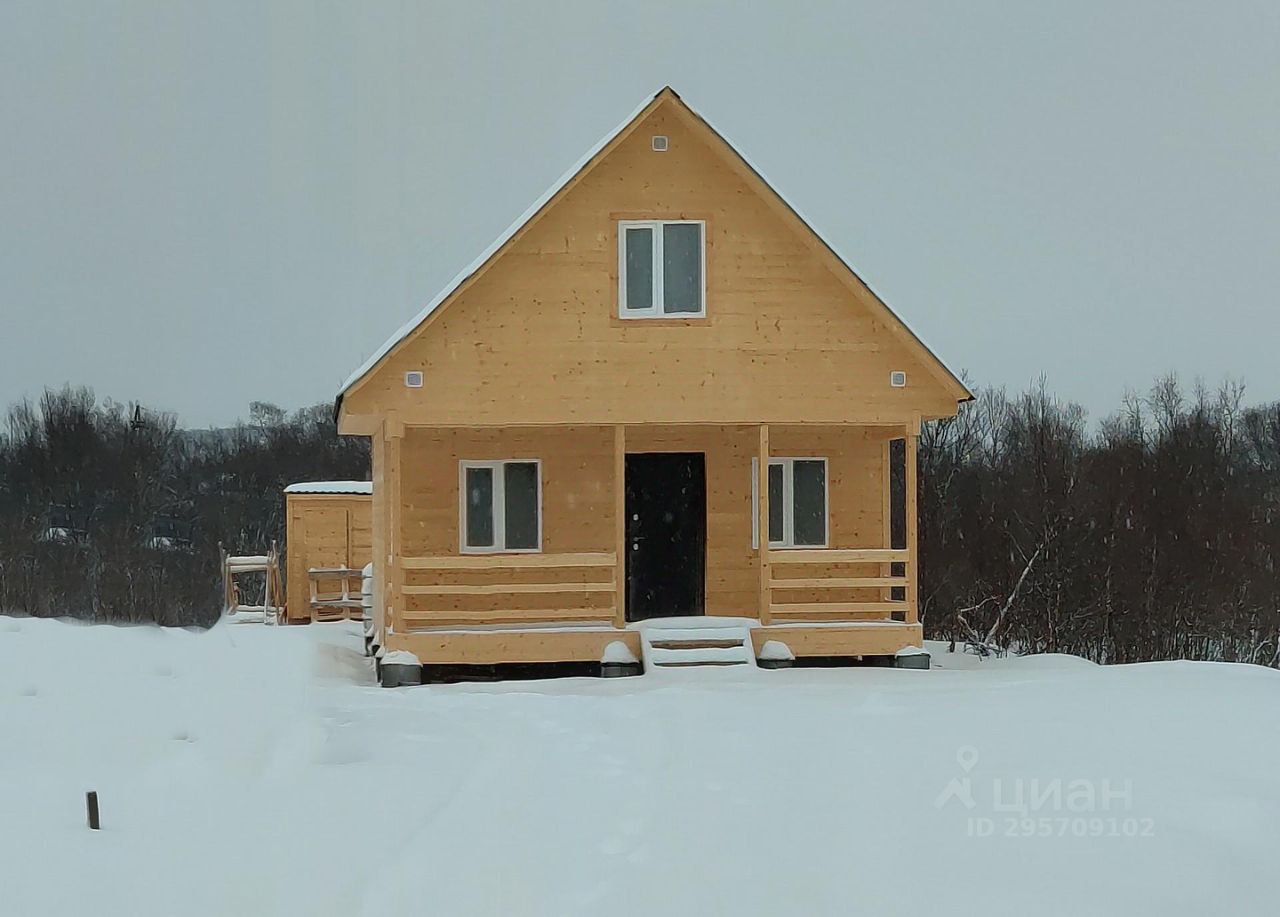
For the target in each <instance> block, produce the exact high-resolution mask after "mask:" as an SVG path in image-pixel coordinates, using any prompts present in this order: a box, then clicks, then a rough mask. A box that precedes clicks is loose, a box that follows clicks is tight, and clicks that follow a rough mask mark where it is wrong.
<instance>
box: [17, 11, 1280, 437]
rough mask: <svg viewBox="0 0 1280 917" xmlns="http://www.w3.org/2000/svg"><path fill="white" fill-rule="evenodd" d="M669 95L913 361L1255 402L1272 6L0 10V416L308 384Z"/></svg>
mask: <svg viewBox="0 0 1280 917" xmlns="http://www.w3.org/2000/svg"><path fill="white" fill-rule="evenodd" d="M666 83H670V84H671V85H672V86H674V87H675V88H676V90H677V91H678V92H680V93H681V94H682V96H683V97H684V98H685V99H686V101H688V102H689V103H690V104H691V105H692V106H693V107H694V108H695V109H697V110H698V111H699V112H700V113H702V114H704V115H705V116H706V117H707V118H708V119H709V120H710V121H711V122H712V123H713V124H714V125H716V126H717V127H718V128H720V129H721V130H722V131H723V132H724V133H725V134H726V135H727V136H729V137H730V138H732V139H733V141H734V142H735V143H736V144H737V145H738V146H739V147H740V148H741V149H742V150H743V151H744V152H745V153H746V154H747V155H748V156H749V157H750V158H751V159H752V160H753V161H754V162H755V163H756V165H758V166H759V167H760V168H761V169H762V170H763V171H764V173H765V174H766V175H767V176H768V178H769V179H770V180H771V181H773V183H774V184H775V185H777V186H778V187H779V188H780V190H782V192H783V193H784V194H785V195H787V197H788V198H790V199H791V200H792V201H793V202H794V203H795V204H796V205H797V206H798V207H799V208H800V210H802V211H803V212H804V213H805V214H806V215H807V216H808V217H809V218H810V219H811V220H812V221H813V223H814V225H815V226H816V227H817V228H818V229H819V231H821V232H822V233H823V234H824V235H826V236H827V237H828V238H829V239H830V241H831V242H832V243H833V244H834V245H835V246H836V248H837V249H839V250H840V251H841V252H842V253H843V254H844V255H845V256H846V257H847V258H848V259H849V260H850V262H851V263H852V264H853V265H854V266H855V267H856V268H857V269H858V270H859V272H860V273H861V274H862V276H863V277H864V278H865V279H866V280H867V281H868V282H869V283H871V285H872V286H873V287H874V288H875V289H876V290H877V291H879V292H880V293H881V295H883V296H884V297H885V299H886V300H887V301H888V302H889V303H890V305H891V306H893V308H894V309H896V310H897V311H898V312H899V313H900V314H902V315H903V316H904V317H905V318H906V319H907V320H908V322H909V323H910V324H911V325H912V326H913V327H914V328H915V329H916V330H917V331H918V332H920V333H921V335H922V336H923V337H924V338H925V340H926V341H928V342H929V344H930V345H931V346H933V347H934V349H935V350H937V351H938V352H939V353H940V354H941V355H942V356H943V358H944V359H945V360H947V362H948V363H950V364H951V365H952V366H953V367H955V368H957V369H963V370H966V371H967V372H968V373H969V375H970V377H971V379H972V380H973V381H974V382H975V383H977V384H1000V385H1007V386H1009V387H1011V388H1021V387H1023V386H1025V385H1026V384H1028V383H1029V382H1030V381H1032V380H1033V379H1034V378H1035V377H1037V376H1038V375H1040V374H1042V373H1043V374H1044V375H1045V376H1046V377H1047V378H1048V382H1049V385H1050V387H1051V388H1052V389H1053V390H1055V391H1056V392H1058V393H1059V394H1060V395H1062V396H1064V397H1066V398H1070V399H1073V400H1077V401H1079V402H1081V403H1082V404H1084V405H1085V406H1086V407H1087V408H1088V409H1089V410H1090V412H1091V414H1093V415H1094V416H1097V415H1098V414H1101V413H1105V412H1107V411H1109V410H1111V409H1112V408H1113V407H1114V406H1115V405H1116V404H1117V403H1118V401H1119V399H1120V397H1121V395H1122V394H1123V392H1124V391H1125V390H1126V389H1129V388H1137V389H1145V388H1146V387H1147V386H1148V385H1149V383H1150V382H1151V380H1152V379H1153V377H1154V376H1156V375H1158V374H1161V373H1165V372H1168V371H1171V370H1172V371H1177V372H1179V373H1181V374H1183V375H1184V376H1185V377H1187V378H1188V379H1191V378H1194V377H1196V376H1202V377H1204V378H1205V379H1206V380H1208V381H1210V382H1217V381H1219V380H1221V379H1222V378H1223V377H1225V376H1230V377H1232V378H1236V379H1242V380H1244V381H1245V382H1246V383H1247V384H1248V386H1249V397H1250V400H1253V401H1262V400H1273V399H1280V360H1278V359H1277V356H1276V352H1277V340H1278V339H1280V318H1278V317H1277V310H1278V309H1280V292H1278V291H1280V4H1277V3H1276V2H1274V0H1266V2H1257V3H1243V2H1242V3H1219V2H1215V3H1209V2H1205V3H1200V4H1185V3H1173V2H1168V0H1161V2H1151V3H1139V2H1132V3H1117V2H1102V3H1094V4H1090V3H1081V2H1077V0H1073V2H1071V3H1065V2H1064V3H1052V4H1050V3H1034V4H1032V3H974V2H969V3H963V4H961V3H949V2H948V3H936V4H916V3H910V4H909V3H865V4H855V3H850V2H847V0H841V2H833V3H823V4H816V3H813V4H811V3H805V2H801V0H787V2H778V3H772V4H765V3H761V2H756V3H751V2H744V0H739V2H726V3H715V4H710V3H697V2H690V0H684V2H666V0H649V2H647V3H643V4H636V3H625V4H624V3H603V2H599V0H594V2H580V3H557V2H552V0H540V2H537V3H530V2H522V3H509V4H485V3H482V2H466V3H456V4H429V3H413V2H409V0H396V2H386V3H370V2H365V3H360V4H354V3H346V2H333V3H275V4H264V3H260V2H249V3H237V2H229V0H216V2H207V3H189V4H180V3H176V2H174V3H171V2H155V3H149V2H148V3H144V2H132V3H119V2H102V0H86V2H82V3H55V2H47V0H34V2H16V3H15V2H13V0H0V165H2V168H0V329H2V330H3V340H4V348H3V354H4V355H3V357H0V404H3V403H8V402H10V401H13V400H16V399H18V398H20V397H22V396H23V395H31V394H38V393H39V391H40V390H41V389H42V388H43V387H45V386H58V385H61V384H63V383H65V382H72V383H76V384H87V385H91V386H93V387H94V388H95V389H96V390H97V391H98V393H99V394H100V395H102V396H106V397H112V398H115V399H117V400H122V401H124V400H132V399H138V400H142V401H143V402H145V403H147V404H149V405H152V406H155V407H158V408H163V409H168V410H173V411H177V412H178V413H179V414H180V415H181V417H182V419H183V420H184V421H186V422H187V423H189V424H193V425H204V424H223V423H227V422H230V421H232V420H233V419H235V418H236V417H238V416H244V415H245V414H246V413H247V406H248V403H249V402H250V401H252V400H255V399H260V400H269V401H274V402H277V403H279V404H281V405H285V406H288V407H296V406H301V405H305V404H312V403H316V402H320V401H327V400H329V399H331V398H332V397H333V394H334V392H335V390H336V388H337V386H338V385H339V384H340V383H341V382H342V380H343V379H344V378H345V377H346V376H347V374H348V373H350V371H351V370H352V369H354V368H355V367H356V366H357V365H358V364H359V363H360V362H361V361H362V360H363V359H364V358H365V357H366V356H368V354H369V353H370V352H371V351H373V350H374V349H375V348H377V347H378V345H380V344H381V343H382V341H383V340H385V339H386V338H387V337H388V336H389V335H390V334H391V333H392V332H393V331H395V330H396V329H397V328H398V327H399V326H400V325H401V324H402V323H403V322H404V321H406V320H407V319H408V317H409V316H411V315H412V314H413V313H414V312H416V311H417V310H418V308H419V307H420V306H421V305H422V304H423V303H424V302H425V301H427V300H429V299H430V298H431V297H432V296H433V295H434V294H435V293H436V292H437V291H438V289H439V288H440V287H441V286H443V285H444V284H445V283H446V282H447V281H448V280H449V279H450V278H451V277H452V276H453V275H454V274H455V273H456V272H457V271H458V270H459V269H460V268H461V267H462V266H464V265H465V264H467V263H468V262H470V261H471V260H472V259H473V258H474V257H475V256H476V255H477V254H478V253H479V252H480V251H481V250H482V249H483V248H484V247H485V246H486V245H488V244H489V243H490V242H491V241H492V240H493V238H494V237H495V236H497V235H498V234H499V233H500V232H501V231H502V230H503V229H504V228H505V227H506V226H507V225H508V224H509V223H510V222H511V221H512V219H514V218H515V217H516V216H517V215H518V214H520V213H521V212H522V211H523V210H524V209H525V208H526V207H527V206H528V204H529V203H531V202H532V201H533V200H534V199H535V198H536V197H537V196H538V195H539V194H541V193H542V192H543V190H544V189H545V188H546V187H547V186H548V185H549V184H550V183H551V182H553V181H554V180H555V179H556V178H558V177H559V175H560V174H561V173H562V172H563V171H564V170H565V169H566V167H567V166H568V165H569V164H571V163H572V162H574V161H575V160H576V159H577V158H578V157H579V156H580V155H581V154H582V153H583V151H584V150H585V149H586V148H587V147H589V146H590V145H591V144H592V143H594V142H595V141H596V140H598V139H599V137H600V136H601V135H602V134H604V133H605V132H606V131H608V130H610V129H611V128H613V127H614V126H615V125H616V124H617V123H618V122H619V121H620V120H621V119H622V118H623V117H624V116H626V115H627V114H628V113H629V112H630V111H631V110H632V109H633V108H634V107H635V106H636V104H637V103H638V102H639V101H640V100H641V99H642V98H644V97H645V96H646V95H648V94H650V93H652V92H653V91H655V90H656V89H658V88H659V87H661V86H662V85H663V84H666Z"/></svg>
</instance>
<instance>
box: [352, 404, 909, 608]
mask: <svg viewBox="0 0 1280 917" xmlns="http://www.w3.org/2000/svg"><path fill="white" fill-rule="evenodd" d="M758 429H759V428H758V427H755V426H746V425H727V426H696V427H665V428H659V427H628V428H627V430H626V449H627V452H628V453H640V452H702V453H704V454H705V455H706V473H707V590H706V611H707V613H708V614H713V615H715V614H720V615H755V614H756V612H757V608H758V605H759V578H758V572H757V566H756V563H757V561H756V550H755V549H754V548H753V547H752V541H751V533H752V514H753V512H754V507H753V504H752V501H751V495H752V486H751V483H752V482H751V460H752V457H753V456H754V455H755V454H756V448H757V445H758V442H759V440H758ZM894 432H895V431H894V430H892V429H885V428H879V427H868V428H863V427H842V428H808V427H777V428H772V429H771V435H772V437H773V439H772V443H773V445H772V448H771V452H772V454H773V455H775V456H797V457H798V456H822V457H825V458H827V459H828V475H829V478H830V480H829V525H830V546H831V547H836V548H867V547H870V548H882V547H887V544H885V542H884V539H885V529H886V526H885V519H884V508H885V506H886V501H885V499H884V495H883V488H884V487H885V486H887V473H886V469H885V466H884V457H885V455H886V450H885V448H884V443H885V441H886V440H887V439H888V438H889V437H890V436H892V435H894ZM897 432H898V434H899V435H900V432H901V431H900V430H899V431H897ZM613 448H614V430H613V428H611V427H567V428H507V429H475V430H464V429H442V430H436V429H425V428H412V427H410V428H408V429H407V430H406V432H405V436H404V439H403V465H402V468H403V478H402V481H401V490H402V501H403V509H404V512H403V530H402V532H401V536H402V541H401V543H402V544H403V549H402V550H403V556H405V557H410V558H414V557H453V556H457V555H458V554H459V553H460V540H459V534H460V533H459V511H458V510H459V475H458V463H459V462H460V461H462V460H468V459H480V460H484V459H510V458H516V459H518V458H531V459H533V458H536V459H539V460H541V462H542V511H543V523H542V537H543V544H542V548H543V553H545V554H579V553H606V552H614V551H615V549H616V547H617V544H616V540H617V529H616V519H615V516H616V510H615V490H614V454H613ZM377 455H378V450H377V449H376V448H375V458H374V462H375V467H377V465H378V457H377ZM377 490H379V491H381V490H383V488H377ZM856 572H857V574H858V575H864V574H866V572H867V571H864V570H858V571H856ZM873 572H874V571H873ZM836 573H840V574H841V575H849V574H848V573H847V572H844V571H841V570H840V569H839V568H834V567H833V568H832V571H831V573H830V574H828V572H827V571H826V568H822V569H815V568H813V567H809V568H808V569H807V571H806V575H809V576H813V575H835V574H836ZM405 575H406V583H407V585H409V586H411V587H413V586H426V585H432V586H434V585H455V584H457V585H460V584H494V585H497V584H500V583H503V582H520V583H552V582H555V583H566V582H572V583H594V582H599V581H600V579H601V575H602V574H601V572H600V570H599V569H595V568H591V567H583V568H571V569H564V568H547V569H542V568H537V567H531V568H527V569H520V570H518V571H516V572H514V573H513V571H511V570H509V569H505V568H498V569H492V570H487V569H468V570H437V569H432V570H414V569H410V570H406V571H405ZM875 597H876V596H871V599H874V598H875ZM830 598H832V597H831V596H830V595H817V594H812V595H811V594H810V593H809V592H806V591H802V590H789V591H788V598H787V600H788V601H796V602H800V601H820V600H823V599H830ZM840 598H841V599H843V598H844V597H843V596H841V597H840ZM863 598H864V597H863V596H854V597H853V599H851V600H861V599H863ZM613 601H614V596H613V595H612V594H610V593H609V592H600V593H590V594H587V595H584V596H575V597H574V602H575V603H576V604H578V605H580V606H581V607H580V608H578V610H576V611H574V612H572V613H571V614H570V613H566V614H565V615H562V616H557V617H556V620H566V621H567V620H576V621H600V622H606V621H608V620H611V616H610V615H609V613H608V612H609V609H610V607H611V606H612V603H613ZM564 602H565V597H564V596H563V595H557V594H551V593H543V594H539V593H534V594H529V595H522V596H520V604H521V606H522V607H524V608H528V609H535V610H538V609H542V610H553V609H557V608H559V607H561V606H562V605H563V604H564ZM510 605H511V596H509V595H504V594H502V593H500V592H499V593H494V594H480V595H431V596H426V595H418V594H410V595H406V596H405V597H404V610H405V612H406V614H407V617H408V618H409V621H410V623H411V624H416V625H426V624H439V625H447V624H461V623H468V622H473V623H482V622H487V621H490V620H495V619H492V618H490V617H487V616H489V615H492V614H494V613H495V612H497V611H500V610H502V609H506V608H509V607H510ZM537 619H538V618H537V616H536V615H535V616H531V617H529V620H537ZM501 620H503V621H510V620H512V619H510V618H508V617H504V618H502V619H501Z"/></svg>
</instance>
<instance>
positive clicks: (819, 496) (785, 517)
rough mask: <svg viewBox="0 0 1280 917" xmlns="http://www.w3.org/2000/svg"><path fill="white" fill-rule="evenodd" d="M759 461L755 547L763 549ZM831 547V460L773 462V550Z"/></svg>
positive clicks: (754, 478) (754, 483) (754, 489)
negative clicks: (828, 545)
mask: <svg viewBox="0 0 1280 917" xmlns="http://www.w3.org/2000/svg"><path fill="white" fill-rule="evenodd" d="M759 468H760V463H759V460H758V459H754V458H753V459H752V460H751V507H752V513H751V546H752V547H753V548H758V547H759V546H760V522H759V518H760V516H759V513H758V512H756V507H758V506H759V505H760V496H759V493H760V491H759V484H758V481H759V475H758V469H759ZM826 546H827V460H826V459H824V458H777V459H769V547H771V548H825V547H826Z"/></svg>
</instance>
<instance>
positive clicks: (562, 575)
mask: <svg viewBox="0 0 1280 917" xmlns="http://www.w3.org/2000/svg"><path fill="white" fill-rule="evenodd" d="M400 566H401V569H402V571H403V577H404V584H403V585H402V586H401V587H400V592H401V594H402V595H403V596H404V606H403V611H402V615H403V621H404V625H405V626H406V627H407V628H415V627H432V626H454V625H456V626H465V625H494V624H550V623H592V622H599V623H610V622H612V621H613V620H614V617H615V611H616V609H615V597H616V596H617V595H618V594H619V590H618V582H617V577H618V570H617V567H618V563H617V556H616V555H615V554H613V553H580V554H463V555H449V556H438V557H405V558H402V559H401V563H400Z"/></svg>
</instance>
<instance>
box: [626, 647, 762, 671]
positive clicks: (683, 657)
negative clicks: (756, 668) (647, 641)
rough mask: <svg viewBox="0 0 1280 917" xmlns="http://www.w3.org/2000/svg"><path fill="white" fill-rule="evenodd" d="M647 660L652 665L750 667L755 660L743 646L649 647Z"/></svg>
mask: <svg viewBox="0 0 1280 917" xmlns="http://www.w3.org/2000/svg"><path fill="white" fill-rule="evenodd" d="M649 658H650V659H651V660H652V661H653V664H654V665H661V666H681V665H750V664H751V663H752V662H754V661H755V660H754V659H753V658H752V656H751V652H750V651H749V650H748V649H747V648H746V647H744V646H741V645H739V646H736V647H693V648H689V649H662V648H660V647H651V648H650V650H649Z"/></svg>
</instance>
